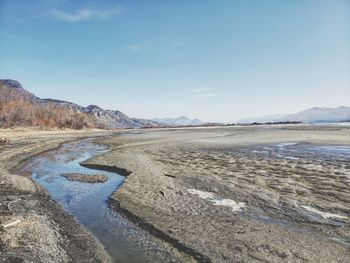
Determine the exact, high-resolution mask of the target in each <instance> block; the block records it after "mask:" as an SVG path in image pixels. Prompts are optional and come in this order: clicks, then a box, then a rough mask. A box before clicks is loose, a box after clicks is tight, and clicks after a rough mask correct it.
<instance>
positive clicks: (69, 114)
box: [0, 85, 102, 129]
mask: <svg viewBox="0 0 350 263" xmlns="http://www.w3.org/2000/svg"><path fill="white" fill-rule="evenodd" d="M20 92H21V91H20ZM0 126H2V127H13V126H41V127H50V128H54V127H58V128H71V129H82V128H94V127H98V128H102V126H101V125H99V123H97V121H96V120H95V119H94V118H93V117H91V116H89V115H87V114H86V113H81V112H74V111H73V110H70V109H67V108H64V107H62V106H59V105H54V104H50V103H45V104H41V103H39V102H37V101H33V100H30V99H25V98H22V97H21V96H20V94H19V91H17V90H16V89H13V88H9V87H6V86H4V85H0Z"/></svg>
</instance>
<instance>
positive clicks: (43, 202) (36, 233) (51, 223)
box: [0, 129, 110, 262]
mask: <svg viewBox="0 0 350 263" xmlns="http://www.w3.org/2000/svg"><path fill="white" fill-rule="evenodd" d="M107 134H109V132H105V131H97V130H95V131H72V130H55V131H44V130H33V129H17V130H9V129H7V130H0V138H7V140H6V144H2V145H0V224H1V225H5V226H6V227H5V228H4V229H1V230H0V261H1V262H110V258H109V255H108V254H107V253H106V252H105V250H104V249H103V247H102V246H101V245H100V243H99V242H98V241H97V240H96V239H95V238H94V237H93V236H92V235H91V234H89V233H88V232H87V231H86V230H85V229H84V228H82V227H81V226H80V225H79V224H78V223H77V222H76V221H75V220H74V219H73V217H72V216H70V215H68V214H67V213H66V212H64V210H63V208H62V207H61V206H59V205H58V204H57V203H56V202H54V201H53V200H52V199H51V197H50V196H49V195H48V193H47V192H46V191H45V190H44V189H43V188H42V187H41V186H39V185H38V184H36V183H35V182H34V181H33V180H31V179H30V178H29V177H24V176H19V175H15V174H14V171H15V170H16V168H17V167H18V166H19V165H20V164H22V163H23V162H25V161H26V160H27V159H28V158H31V157H33V156H35V155H36V154H39V153H41V152H44V151H47V150H51V149H54V148H56V147H58V146H59V145H60V144H61V143H63V142H67V141H71V140H76V139H80V138H84V137H94V136H104V135H107ZM11 224H12V225H11Z"/></svg>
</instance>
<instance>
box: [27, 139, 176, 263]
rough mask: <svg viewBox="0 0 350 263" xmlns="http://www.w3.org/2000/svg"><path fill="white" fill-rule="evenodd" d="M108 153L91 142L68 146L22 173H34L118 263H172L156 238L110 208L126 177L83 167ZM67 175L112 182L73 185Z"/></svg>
mask: <svg viewBox="0 0 350 263" xmlns="http://www.w3.org/2000/svg"><path fill="white" fill-rule="evenodd" d="M105 152H107V149H106V148H105V147H104V146H101V145H97V144H94V143H92V142H91V140H82V141H75V142H70V143H65V144H63V145H62V146H61V147H60V148H58V149H56V150H52V151H49V152H47V153H44V154H41V155H39V156H37V157H35V158H34V159H32V160H31V161H30V162H29V163H27V164H26V165H25V166H24V167H23V168H22V170H21V173H25V174H28V173H31V174H32V177H33V179H34V180H36V181H37V182H38V183H39V184H40V185H42V186H43V187H45V188H46V189H47V190H48V191H49V192H50V195H51V196H52V198H53V199H55V200H56V201H57V202H59V203H60V204H61V205H62V206H63V207H64V209H65V210H66V211H68V212H69V213H70V214H72V215H73V216H74V217H75V218H76V219H77V220H78V221H79V222H80V223H81V224H82V225H83V226H84V227H85V228H86V229H88V230H89V231H90V232H91V233H92V234H94V235H95V236H96V237H97V238H98V239H99V241H100V242H101V243H102V244H103V245H104V246H105V248H106V249H107V251H108V252H109V254H110V255H111V257H112V258H113V260H114V261H115V262H128V263H133V262H135V263H136V262H138V263H139V262H169V261H171V259H170V258H171V256H170V255H169V254H168V252H167V251H166V250H164V249H163V248H162V247H161V246H160V245H159V243H158V242H156V241H155V240H154V239H153V237H152V236H150V235H149V234H147V233H146V232H145V231H143V230H141V229H140V228H138V227H137V226H135V225H134V224H132V223H130V222H129V221H128V220H126V219H125V218H124V217H122V216H121V215H119V214H118V213H117V212H114V211H113V210H112V209H111V208H110V206H109V204H108V199H109V197H110V196H111V195H112V193H113V192H114V191H115V190H116V189H118V188H119V187H120V186H121V185H122V184H123V181H124V179H125V177H124V176H121V175H119V174H116V173H112V172H105V171H100V170H99V171H97V170H93V169H90V168H86V167H83V166H81V165H80V163H81V162H83V161H85V160H88V159H90V158H92V157H94V156H97V155H100V154H103V153H105ZM64 173H82V174H103V175H106V176H108V180H107V181H106V182H104V183H84V182H77V181H69V180H67V179H66V178H65V177H63V176H62V174H64Z"/></svg>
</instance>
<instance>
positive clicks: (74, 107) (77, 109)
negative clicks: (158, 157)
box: [0, 79, 203, 129]
mask: <svg viewBox="0 0 350 263" xmlns="http://www.w3.org/2000/svg"><path fill="white" fill-rule="evenodd" d="M28 103H29V104H28ZM5 104H6V105H5ZM0 107H2V112H1V109H0V126H1V123H3V124H9V123H11V125H19V126H20V125H29V126H30V125H35V124H38V123H39V125H40V124H42V123H43V124H44V125H45V126H47V125H46V124H47V123H49V125H51V126H53V127H55V126H62V127H69V128H71V127H73V126H75V124H77V125H78V126H79V128H81V127H80V126H82V127H89V128H90V127H98V128H108V129H115V128H141V127H165V126H195V125H201V124H203V123H202V122H201V121H200V120H198V119H193V120H191V119H189V118H187V117H186V116H181V117H179V118H174V119H172V118H165V119H152V120H147V119H140V118H131V117H129V116H128V115H126V114H124V113H123V112H121V111H118V110H108V109H107V110H106V109H103V108H101V107H99V106H97V105H89V106H87V107H84V106H80V105H78V104H75V103H72V102H68V101H62V100H56V99H42V98H39V97H37V96H35V95H34V94H32V93H30V92H29V91H27V90H25V89H24V88H23V87H22V85H21V84H20V83H19V82H18V81H16V80H11V79H0ZM29 109H31V110H29ZM30 111H31V112H32V114H31V115H30V114H29V112H30ZM33 113H35V116H40V117H41V118H42V119H44V120H43V121H38V120H37V118H39V117H33ZM58 114H60V115H61V116H57V115H58ZM17 115H21V116H20V118H18V116H17ZM24 115H27V116H24ZM29 115H30V116H29ZM48 116H51V117H48ZM52 116H54V117H52ZM5 117H6V118H5ZM62 119H64V121H62ZM76 119H78V120H79V123H76ZM73 123H75V124H74V125H73ZM2 126H4V125H2ZM73 128H74V127H73Z"/></svg>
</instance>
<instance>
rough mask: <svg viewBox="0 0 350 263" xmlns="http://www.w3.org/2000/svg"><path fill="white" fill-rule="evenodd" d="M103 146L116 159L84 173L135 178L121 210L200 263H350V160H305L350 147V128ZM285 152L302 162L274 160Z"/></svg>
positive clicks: (160, 136) (279, 129)
mask: <svg viewBox="0 0 350 263" xmlns="http://www.w3.org/2000/svg"><path fill="white" fill-rule="evenodd" d="M99 141H100V143H103V144H106V145H108V146H109V147H110V149H111V151H110V152H108V153H105V154H103V155H101V156H98V157H95V158H94V159H92V160H89V161H88V162H87V164H86V165H88V166H90V167H95V168H98V167H100V168H103V169H110V170H115V171H118V172H120V173H123V174H124V175H127V176H128V177H127V179H126V181H125V183H124V184H123V186H122V187H121V189H119V190H118V191H117V192H115V194H114V195H113V196H112V198H111V202H112V204H113V205H114V207H115V209H118V210H119V211H121V212H122V213H123V214H124V215H126V216H127V217H128V218H130V219H131V220H133V221H135V222H137V223H138V224H139V225H140V226H142V227H144V228H145V229H148V230H149V231H150V232H151V233H153V234H154V235H156V236H158V237H160V238H162V239H163V240H166V241H167V242H169V243H172V244H173V245H174V246H176V247H177V248H178V249H179V250H181V251H184V252H185V253H187V254H189V255H191V256H192V258H193V259H194V260H197V261H199V262H350V219H349V218H350V164H349V163H350V160H349V157H348V156H345V157H344V158H343V159H339V158H328V157H327V156H322V155H320V156H319V155H318V153H315V154H311V153H310V152H308V151H307V150H305V149H306V148H307V147H309V146H314V145H316V146H317V145H350V127H335V126H333V127H331V126H303V125H295V126H294V125H293V126H292V125H291V126H270V127H269V126H259V127H232V128H207V129H182V130H153V131H134V132H128V133H124V134H121V135H118V136H114V137H112V138H105V139H102V140H99ZM288 142H290V143H295V142H297V143H298V144H297V145H295V146H290V147H296V148H295V149H294V148H293V149H294V150H295V151H299V152H301V153H302V154H301V157H300V158H294V157H293V158H283V157H282V158H280V157H279V156H276V155H274V154H273V152H274V150H273V149H274V148H271V147H277V146H276V144H279V143H283V144H285V143H287V144H286V145H288ZM283 144H282V145H283ZM264 145H265V146H266V147H267V148H268V149H270V152H269V151H267V153H264V151H262V150H261V147H265V146H264ZM269 147H270V148H269ZM298 147H299V148H298ZM305 147H306V148H305ZM304 148H305V149H304ZM271 149H272V150H271ZM303 149H304V150H303ZM294 150H293V151H294ZM261 152H262V154H261ZM321 152H322V151H321Z"/></svg>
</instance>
